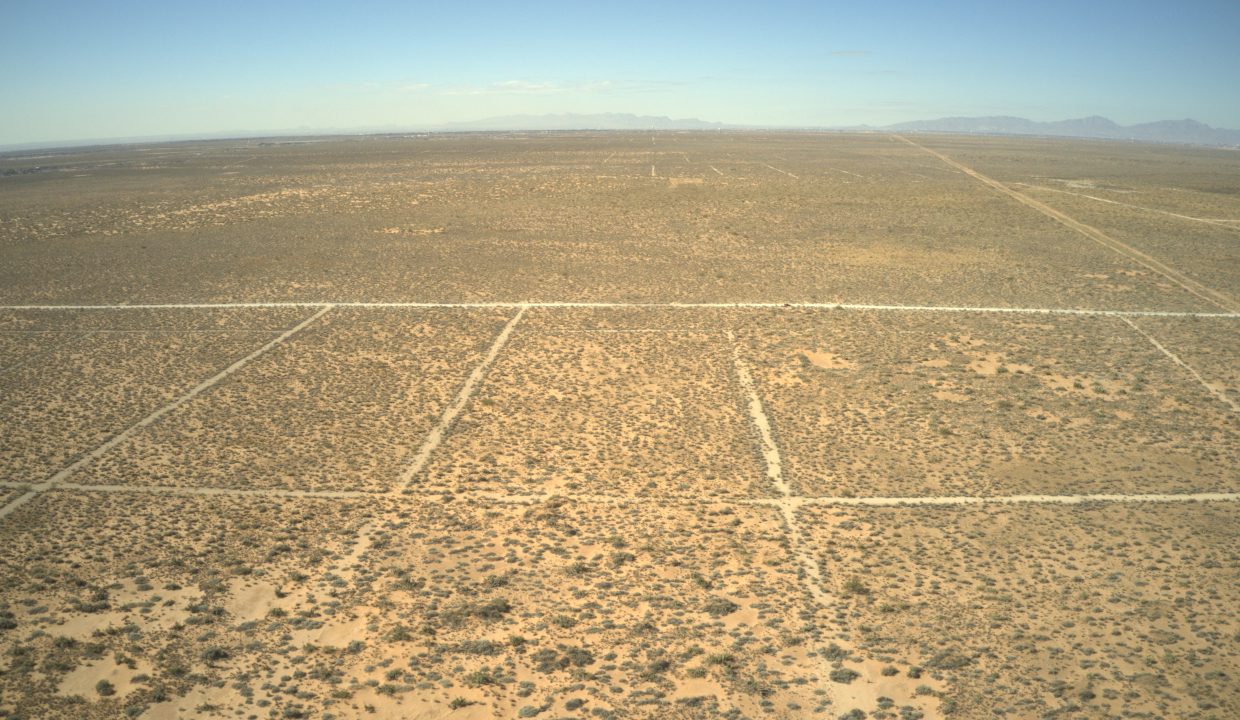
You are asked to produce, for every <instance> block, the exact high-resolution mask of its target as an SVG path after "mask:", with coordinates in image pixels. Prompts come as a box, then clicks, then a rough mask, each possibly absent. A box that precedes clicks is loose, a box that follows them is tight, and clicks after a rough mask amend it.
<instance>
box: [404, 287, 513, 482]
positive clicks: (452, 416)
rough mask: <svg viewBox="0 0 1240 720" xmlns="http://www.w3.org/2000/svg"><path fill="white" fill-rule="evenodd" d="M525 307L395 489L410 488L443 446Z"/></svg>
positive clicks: (467, 382) (497, 339)
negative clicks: (437, 449)
mask: <svg viewBox="0 0 1240 720" xmlns="http://www.w3.org/2000/svg"><path fill="white" fill-rule="evenodd" d="M525 310H526V308H525V307H522V308H521V309H520V310H518V311H517V314H516V315H513V316H512V319H511V320H509V321H508V323H507V324H506V325H504V328H503V329H502V330H500V331H499V335H496V336H495V342H493V343H491V349H490V350H488V351H487V354H486V356H484V357H483V358H482V362H480V363H478V365H477V367H475V368H474V370H473V372H471V373H470V374H469V377H468V378H467V379H466V380H465V384H464V385H462V386H461V390H460V392H458V393H457V394H456V399H455V400H453V401H452V403H451V404H449V405H448V407H446V408H444V411H443V415H442V416H441V417H440V418H439V422H438V423H436V424H435V427H433V428H431V431H430V433H428V434H427V436H426V439H425V440H423V441H422V447H420V448H418V453H417V455H414V457H413V461H412V462H410V463H409V466H408V467H406V468H405V471H404V472H402V473H401V475H400V479H399V481H398V482H397V484H396V489H395V490H394V491H393V492H394V493H399V492H401V491H403V490H405V489H406V488H408V487H409V484H410V483H412V482H413V478H414V477H415V476H417V474H418V473H420V472H422V469H423V468H424V467H426V463H427V461H429V460H430V457H431V453H433V452H435V448H437V447H439V444H440V443H441V442H443V439H444V436H445V435H447V434H448V429H449V428H451V427H452V423H453V422H455V421H456V418H457V416H459V415H460V414H461V411H462V410H464V409H465V405H466V404H468V403H469V399H470V398H471V397H473V395H474V391H475V390H477V389H478V385H479V383H481V382H482V378H483V376H485V375H486V372H487V370H488V369H490V367H491V364H492V363H494V362H495V358H496V357H498V356H499V352H500V350H503V349H504V345H506V344H508V337H509V336H510V335H512V331H513V328H515V327H516V326H517V323H519V322H521V318H522V317H523V316H524V315H525Z"/></svg>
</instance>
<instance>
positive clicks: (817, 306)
mask: <svg viewBox="0 0 1240 720" xmlns="http://www.w3.org/2000/svg"><path fill="white" fill-rule="evenodd" d="M323 306H332V307H341V308H421V309H434V308H455V309H462V310H473V309H515V308H533V309H542V308H654V309H669V310H671V309H677V310H703V309H724V310H727V309H736V310H765V309H787V310H873V311H876V312H941V313H1013V314H1024V315H1085V316H1095V315H1096V316H1105V317H1172V318H1174V317H1202V318H1227V319H1240V312H1194V311H1180V310H1096V309H1089V308H1031V307H986V306H960V305H876V304H862V303H833V302H700V303H683V302H590V301H580V302H576V301H564V302H554V301H552V302H546V301H538V300H525V301H497V302H455V303H452V302H440V303H435V302H352V301H347V300H346V301H334V300H333V301H314V302H225V303H153V304H150V305H109V304H100V305H0V310H215V309H227V308H250V309H263V308H300V307H323ZM264 332H265V331H264Z"/></svg>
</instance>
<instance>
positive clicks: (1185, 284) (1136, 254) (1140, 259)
mask: <svg viewBox="0 0 1240 720" xmlns="http://www.w3.org/2000/svg"><path fill="white" fill-rule="evenodd" d="M892 137H894V138H896V139H897V140H900V141H902V142H906V143H908V144H909V145H912V146H913V147H915V148H917V149H919V150H921V151H923V152H926V153H929V154H931V155H933V156H935V157H936V158H938V159H939V160H942V161H943V162H945V163H947V164H948V165H950V166H952V167H954V168H956V169H957V170H959V171H961V172H963V173H964V174H966V175H968V176H970V177H972V178H974V179H976V180H978V181H980V182H983V183H985V184H987V185H989V186H990V187H992V188H994V189H995V190H998V191H999V192H1001V193H1003V194H1004V195H1007V196H1008V197H1010V198H1012V199H1013V200H1016V201H1017V202H1019V203H1021V204H1022V205H1025V206H1027V207H1030V208H1033V209H1034V210H1037V211H1038V212H1040V213H1042V214H1043V215H1045V216H1047V217H1049V218H1051V219H1052V220H1055V221H1057V222H1059V223H1060V224H1062V225H1064V226H1066V227H1068V228H1071V229H1072V230H1075V231H1076V232H1078V233H1080V234H1081V235H1084V236H1085V237H1087V238H1089V239H1091V240H1093V241H1094V242H1097V243H1098V244H1100V245H1102V246H1104V247H1107V248H1110V249H1111V250H1114V251H1115V252H1117V253H1119V254H1121V255H1124V256H1126V257H1127V258H1128V259H1130V260H1133V261H1134V262H1137V263H1139V264H1141V265H1143V266H1145V267H1146V268H1147V269H1149V270H1152V271H1154V272H1156V273H1158V274H1159V275H1162V276H1163V277H1165V278H1167V279H1168V280H1170V281H1171V282H1173V283H1175V284H1176V285H1179V286H1180V287H1181V288H1183V289H1184V290H1185V291H1187V292H1189V293H1191V294H1193V295H1195V296H1197V297H1198V298H1200V299H1202V300H1205V301H1206V302H1208V303H1210V304H1211V305H1214V306H1216V307H1220V308H1223V309H1224V310H1227V311H1228V312H1240V302H1237V301H1236V300H1235V299H1234V298H1232V297H1231V296H1229V295H1227V294H1225V293H1222V292H1219V291H1218V290H1214V289H1212V288H1209V287H1206V286H1205V285H1203V284H1201V283H1199V282H1197V281H1196V280H1193V279H1192V278H1190V277H1188V276H1187V275H1185V274H1184V273H1182V272H1180V271H1178V270H1176V269H1175V268H1173V267H1170V266H1169V265H1167V264H1165V263H1163V262H1161V261H1159V260H1157V259H1155V258H1153V257H1151V256H1149V255H1147V254H1145V253H1143V252H1141V251H1140V250H1138V249H1136V248H1134V247H1132V246H1131V245H1128V244H1126V243H1122V242H1120V241H1119V240H1116V239H1115V238H1113V237H1111V236H1110V235H1107V234H1106V233H1104V232H1102V231H1101V230H1099V229H1097V228H1095V227H1092V226H1089V225H1086V224H1085V223H1083V222H1079V221H1077V220H1074V219H1072V218H1071V217H1069V216H1067V215H1065V214H1064V213H1062V212H1060V211H1058V210H1056V209H1055V208H1053V207H1051V206H1050V205H1047V204H1046V203H1044V202H1041V201H1039V200H1035V199H1033V198H1031V197H1029V196H1028V195H1025V194H1024V193H1020V192H1017V191H1016V190H1013V189H1012V188H1010V187H1008V186H1007V185H1004V184H1003V183H1001V182H999V181H998V180H994V179H992V178H989V177H987V176H985V175H983V174H981V173H980V172H978V171H976V170H974V169H973V168H971V167H969V166H968V165H964V164H962V163H959V162H956V161H955V160H952V159H951V158H950V157H948V156H946V155H944V154H943V153H940V152H938V151H936V150H931V149H930V148H928V147H925V146H923V145H918V144H917V143H915V142H913V141H912V140H909V139H908V138H906V137H903V136H901V135H893V136H892Z"/></svg>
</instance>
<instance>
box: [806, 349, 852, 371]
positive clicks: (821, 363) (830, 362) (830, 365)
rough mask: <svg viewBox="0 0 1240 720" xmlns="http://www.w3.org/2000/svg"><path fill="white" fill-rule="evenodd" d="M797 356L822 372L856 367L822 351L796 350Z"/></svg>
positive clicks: (833, 354)
mask: <svg viewBox="0 0 1240 720" xmlns="http://www.w3.org/2000/svg"><path fill="white" fill-rule="evenodd" d="M797 354H798V355H800V356H801V357H803V358H805V360H806V361H808V362H809V364H811V365H813V366H814V367H820V368H822V369H824V370H851V369H853V368H855V367H856V366H857V364H856V363H854V362H851V361H849V360H845V359H844V358H842V357H840V356H839V355H836V354H835V353H831V352H826V351H823V350H797Z"/></svg>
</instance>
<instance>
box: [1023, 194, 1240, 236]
mask: <svg viewBox="0 0 1240 720" xmlns="http://www.w3.org/2000/svg"><path fill="white" fill-rule="evenodd" d="M1012 184H1013V185H1020V186H1021V187H1027V188H1034V189H1036V190H1047V191H1049V192H1057V193H1063V194H1064V195H1075V196H1077V197H1083V198H1087V199H1089V200H1097V201H1098V202H1104V203H1109V204H1111V205H1121V206H1123V207H1127V208H1133V209H1134V210H1144V211H1146V212H1152V213H1158V214H1159V215H1168V216H1170V217H1173V218H1180V219H1181V220H1193V221H1196V222H1203V223H1209V224H1211V225H1217V226H1219V227H1225V228H1227V229H1228V230H1240V227H1237V226H1236V225H1233V224H1232V223H1240V220H1225V219H1222V218H1199V217H1193V216H1192V215H1181V214H1180V213H1174V212H1171V211H1170V210H1159V209H1158V208H1152V207H1145V206H1144V205H1133V204H1132V203H1126V202H1120V201H1118V200H1111V199H1109V198H1103V197H1097V196H1095V195H1086V194H1085V193H1078V192H1072V191H1071V190H1060V189H1059V188H1053V187H1046V186H1045V185H1030V184H1029V183H1012Z"/></svg>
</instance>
